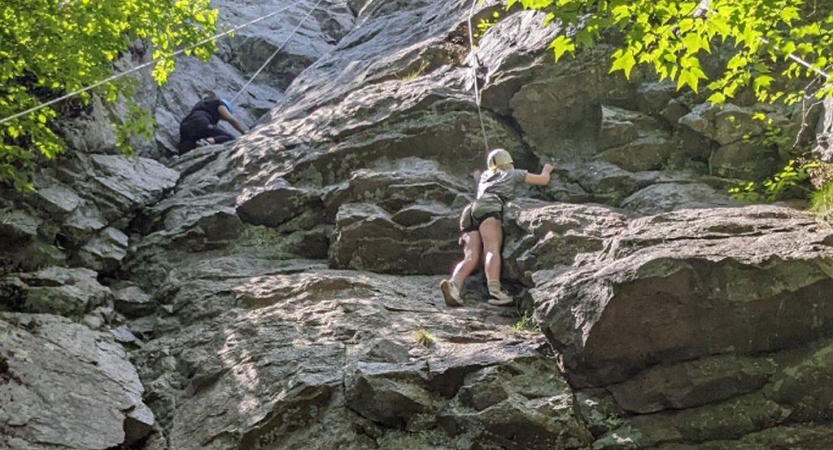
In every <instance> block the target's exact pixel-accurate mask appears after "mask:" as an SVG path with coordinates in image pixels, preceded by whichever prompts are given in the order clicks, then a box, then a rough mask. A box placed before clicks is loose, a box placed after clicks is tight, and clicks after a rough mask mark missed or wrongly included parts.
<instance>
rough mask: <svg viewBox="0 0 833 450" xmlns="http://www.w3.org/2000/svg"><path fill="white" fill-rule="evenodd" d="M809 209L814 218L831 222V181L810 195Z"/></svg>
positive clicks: (832, 214)
mask: <svg viewBox="0 0 833 450" xmlns="http://www.w3.org/2000/svg"><path fill="white" fill-rule="evenodd" d="M810 210H811V211H813V213H814V214H815V215H816V218H817V219H819V220H823V221H825V222H833V183H827V184H826V185H824V186H823V187H822V188H821V189H819V190H818V191H815V192H813V194H812V195H811V196H810Z"/></svg>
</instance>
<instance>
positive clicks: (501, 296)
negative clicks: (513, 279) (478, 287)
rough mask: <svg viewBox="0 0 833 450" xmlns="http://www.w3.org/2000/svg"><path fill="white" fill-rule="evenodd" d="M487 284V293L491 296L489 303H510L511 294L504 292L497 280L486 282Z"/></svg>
mask: <svg viewBox="0 0 833 450" xmlns="http://www.w3.org/2000/svg"><path fill="white" fill-rule="evenodd" d="M487 286H488V287H489V295H491V296H492V298H491V299H490V300H489V304H490V305H494V306H505V305H509V304H511V303H512V302H513V301H514V300H513V299H512V296H510V295H509V294H507V293H506V292H504V290H503V289H501V288H500V282H499V281H490V282H488V283H487Z"/></svg>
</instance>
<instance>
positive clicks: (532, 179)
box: [524, 164, 552, 186]
mask: <svg viewBox="0 0 833 450" xmlns="http://www.w3.org/2000/svg"><path fill="white" fill-rule="evenodd" d="M550 173H552V164H544V168H543V169H542V170H541V173H540V174H534V173H527V174H526V177H525V178H524V181H525V182H527V183H529V184H534V185H536V186H546V185H548V184H549V183H550Z"/></svg>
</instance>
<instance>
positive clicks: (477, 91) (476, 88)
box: [468, 0, 489, 153]
mask: <svg viewBox="0 0 833 450" xmlns="http://www.w3.org/2000/svg"><path fill="white" fill-rule="evenodd" d="M478 1H479V0H472V2H471V8H469V21H468V22H469V49H470V51H471V56H472V59H473V60H474V63H473V64H472V67H471V73H472V77H473V78H474V104H475V105H477V116H478V118H479V119H480V131H482V132H483V144H484V145H485V146H486V152H487V153H488V152H489V138H488V137H487V136H486V125H485V123H484V122H483V110H482V109H480V87H479V86H478V84H477V69H479V68H480V59H478V58H477V54H475V53H474V33H473V31H472V26H471V19H472V17H474V7H475V5H477V2H478Z"/></svg>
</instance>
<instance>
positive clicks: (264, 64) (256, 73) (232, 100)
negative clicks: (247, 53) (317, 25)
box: [231, 0, 324, 103]
mask: <svg viewBox="0 0 833 450" xmlns="http://www.w3.org/2000/svg"><path fill="white" fill-rule="evenodd" d="M322 1H324V0H318V3H316V4H315V6H313V7H312V9H310V10H309V12H308V13H307V15H306V16H304V18H303V19H301V22H300V23H298V26H296V27H295V29H294V30H292V31H291V32H290V33H289V37H288V38H286V40H285V41H283V44H281V45H280V47H278V48H277V50H275V51H274V53H272V56H270V57H269V59H267V60H266V62H265V63H263V65H262V66H260V69H257V72H255V74H254V75H252V78H250V79H249V81H247V82H246V84H244V85H243V87H242V88H240V91H239V92H238V93H237V94H235V95H234V97H232V99H231V102H232V103H234V101H235V100H237V97H240V94H242V93H243V91H245V90H246V88H247V87H249V85H250V84H252V81H254V80H255V77H257V76H258V75H260V72H262V71H263V69H265V68H266V66H268V65H269V63H270V62H272V59H274V58H275V56H277V55H278V52H280V51H281V50H283V47H284V46H285V45H286V44H288V43H289V41H291V40H292V38H293V37H295V32H297V31H298V30H299V29H300V28H301V25H303V23H304V21H305V20H307V18H308V17H309V16H311V15H312V13H313V12H314V11H315V10H316V9H318V5H320V4H321V2H322Z"/></svg>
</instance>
